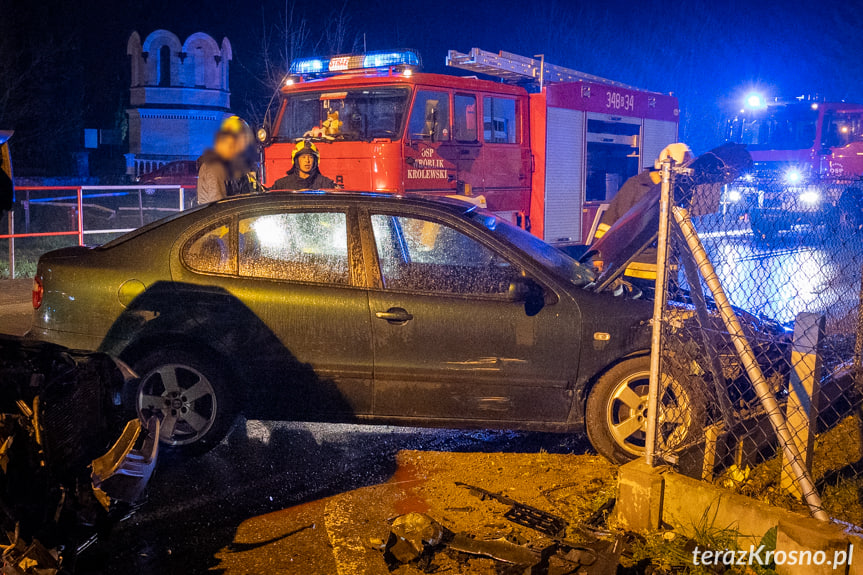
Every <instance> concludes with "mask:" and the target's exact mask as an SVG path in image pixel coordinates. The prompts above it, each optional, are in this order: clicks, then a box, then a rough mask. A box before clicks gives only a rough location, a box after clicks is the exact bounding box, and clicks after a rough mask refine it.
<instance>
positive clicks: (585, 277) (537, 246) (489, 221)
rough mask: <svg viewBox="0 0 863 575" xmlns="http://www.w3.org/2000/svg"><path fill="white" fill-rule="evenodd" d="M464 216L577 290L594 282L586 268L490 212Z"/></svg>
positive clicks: (472, 211) (591, 274)
mask: <svg viewBox="0 0 863 575" xmlns="http://www.w3.org/2000/svg"><path fill="white" fill-rule="evenodd" d="M467 216H468V217H469V218H470V219H472V220H473V221H475V222H478V223H480V224H482V225H483V226H484V227H485V228H486V229H488V230H489V231H490V232H492V233H493V234H494V235H496V236H498V237H501V238H503V239H504V240H505V241H507V242H509V243H511V244H513V245H514V246H515V247H517V248H519V249H520V250H522V251H524V252H526V253H527V254H528V255H529V256H531V257H532V258H533V259H535V260H537V261H538V262H540V263H541V264H543V265H544V266H545V267H547V268H550V269H552V270H553V271H554V272H555V273H556V274H557V275H560V276H563V277H565V278H567V279H568V280H569V281H571V282H572V283H573V284H575V285H577V286H586V285H587V284H589V283H591V282H593V281H594V279H596V276H595V274H594V273H593V270H591V269H590V268H588V267H585V266H583V265H581V264H580V263H578V262H577V261H575V260H574V259H572V258H571V257H569V256H568V255H566V254H565V253H563V252H562V251H560V250H559V249H557V248H555V247H552V246H550V245H548V244H547V243H545V242H544V241H542V240H540V239H539V238H537V237H536V236H533V235H531V234H529V233H528V232H526V231H524V230H523V229H521V228H517V227H516V226H514V225H512V224H511V223H509V222H507V221H506V220H503V219H501V218H499V217H497V216H495V215H494V214H492V213H491V212H488V211H485V210H478V209H471V210H470V211H469V212H468V213H467Z"/></svg>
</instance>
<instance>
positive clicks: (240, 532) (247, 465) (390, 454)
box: [79, 421, 594, 575]
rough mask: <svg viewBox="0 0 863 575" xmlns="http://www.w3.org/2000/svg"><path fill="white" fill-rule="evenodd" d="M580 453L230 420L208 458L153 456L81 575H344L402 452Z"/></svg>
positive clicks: (360, 549) (548, 443)
mask: <svg viewBox="0 0 863 575" xmlns="http://www.w3.org/2000/svg"><path fill="white" fill-rule="evenodd" d="M588 449H589V448H588V445H587V443H586V440H584V439H583V438H579V437H576V436H565V435H555V434H541V433H516V432H489V431H476V432H464V431H453V430H428V429H413V428H398V427H375V426H358V425H327V424H303V423H274V422H261V421H249V422H246V421H240V422H238V425H237V427H235V429H234V432H233V433H232V434H231V436H229V438H228V440H227V441H226V442H224V443H223V444H221V445H219V446H218V447H216V449H214V450H213V451H212V452H210V453H208V454H206V455H203V456H200V457H197V458H194V459H188V460H182V459H176V458H172V457H170V456H167V457H163V458H162V459H161V460H160V462H159V467H158V469H157V472H156V475H155V477H154V479H153V481H152V482H151V485H150V489H149V500H148V501H147V503H146V504H145V505H144V506H143V507H142V508H141V509H140V510H139V511H138V512H137V513H136V514H135V515H134V516H132V517H131V518H130V519H129V520H127V521H126V522H123V523H121V524H120V525H119V526H118V527H117V528H116V529H115V530H114V532H113V533H112V535H111V536H110V538H109V539H107V540H105V541H103V542H102V544H101V545H100V546H99V547H98V548H96V549H95V550H93V551H91V552H89V553H88V555H87V556H86V559H85V560H84V561H82V564H81V565H80V566H79V567H80V572H81V573H85V574H93V575H95V574H96V573H117V574H120V573H123V574H126V573H148V574H164V573H183V574H193V573H205V572H209V573H213V572H215V573H303V574H306V573H321V574H323V573H339V574H341V573H352V572H356V571H353V570H351V569H350V568H349V566H350V565H351V564H353V563H356V559H355V556H356V555H357V554H358V553H364V552H366V550H367V547H368V545H367V538H365V539H364V540H363V542H362V543H359V542H358V540H357V536H356V535H355V534H353V532H354V531H355V530H357V529H358V526H357V523H358V521H357V517H363V518H366V519H365V520H364V521H359V523H365V522H368V521H370V519H367V518H368V517H369V515H370V514H371V516H372V517H373V518H374V523H375V525H371V526H369V528H370V529H378V530H380V529H381V528H383V529H384V531H385V530H386V527H385V526H386V523H385V520H386V519H387V518H388V517H390V516H392V515H394V514H395V513H396V508H395V507H393V506H392V505H393V500H394V499H395V498H396V497H395V496H394V495H393V493H392V489H393V488H398V487H399V486H400V484H402V483H404V480H402V479H400V477H399V475H398V474H399V470H398V468H397V464H396V456H397V454H398V453H399V452H400V451H402V450H421V451H434V452H440V451H445V452H468V453H475V454H481V453H486V452H489V453H499V452H504V453H522V454H526V455H527V456H528V457H531V454H542V453H567V454H568V453H573V454H580V453H585V452H587V450H588ZM478 457H480V456H479V455H478ZM591 459H594V458H588V460H591ZM578 464H579V462H577V461H575V460H574V461H573V465H574V466H577V465H578ZM581 464H584V463H581ZM588 464H590V463H589V461H588ZM464 480H465V481H469V480H470V477H465V478H464ZM368 487H372V489H365V490H363V493H362V495H361V496H360V495H354V494H356V493H358V490H360V489H361V488H368ZM357 500H360V501H361V502H362V503H361V504H362V506H363V509H359V510H358V509H356V506H357V505H358V503H357ZM274 534H275V535H274ZM238 539H241V540H242V541H240V542H237V540H238ZM281 540H285V543H284V545H276V544H277V543H279V542H280V541H281ZM248 541H253V542H255V543H247V542H248ZM351 541H354V543H351ZM265 546H268V547H267V550H266V551H264V550H263V548H264V547H265ZM256 548H262V551H261V552H260V553H253V552H252V551H254V550H255V549H256ZM285 554H286V555H285ZM352 556H353V557H354V558H352ZM352 561H353V563H352ZM360 563H362V561H360ZM364 572H365V571H364Z"/></svg>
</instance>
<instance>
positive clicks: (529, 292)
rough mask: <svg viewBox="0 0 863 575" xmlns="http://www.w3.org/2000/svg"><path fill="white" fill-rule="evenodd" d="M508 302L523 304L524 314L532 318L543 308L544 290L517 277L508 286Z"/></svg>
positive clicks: (524, 278) (534, 283) (529, 280)
mask: <svg viewBox="0 0 863 575" xmlns="http://www.w3.org/2000/svg"><path fill="white" fill-rule="evenodd" d="M507 293H508V295H509V299H510V301H513V302H518V303H524V313H526V314H527V315H528V316H529V317H533V316H535V315H536V314H538V313H539V312H540V311H542V308H544V307H545V290H543V289H542V286H540V285H539V284H538V283H536V282H535V281H533V280H532V279H530V278H526V277H518V278H515V279H514V280H512V281H511V282H510V284H509V290H508V292H507Z"/></svg>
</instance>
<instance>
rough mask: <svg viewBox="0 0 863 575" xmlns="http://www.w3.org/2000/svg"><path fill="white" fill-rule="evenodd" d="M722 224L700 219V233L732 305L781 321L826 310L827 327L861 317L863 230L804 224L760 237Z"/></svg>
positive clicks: (785, 321)
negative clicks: (858, 313)
mask: <svg viewBox="0 0 863 575" xmlns="http://www.w3.org/2000/svg"><path fill="white" fill-rule="evenodd" d="M698 224H699V222H696V225H697V226H698ZM723 227H725V228H727V226H720V225H719V224H718V223H712V222H701V225H700V226H699V232H700V233H702V232H703V233H702V241H703V243H704V246H705V249H706V250H707V252H708V254H709V255H710V257H711V259H712V261H713V262H714V266H715V268H716V273H717V275H718V276H719V278H720V280H721V281H722V284H723V287H724V289H725V291H726V293H727V295H728V297H729V299H730V300H731V303H732V304H735V305H737V306H739V307H741V308H743V309H745V310H747V311H749V312H751V313H754V314H756V315H759V314H760V315H764V316H766V317H770V318H772V319H775V320H777V321H779V322H781V323H790V322H792V321H793V320H794V318H795V317H796V316H797V314H798V313H800V312H803V311H808V312H815V313H825V314H827V316H828V330H829V329H830V326H831V324H833V325H837V324H842V323H844V322H845V321H847V320H848V319H849V316H852V315H853V316H856V308H857V306H858V304H859V302H860V275H861V267H863V231H861V230H850V229H847V228H843V229H832V228H815V229H813V228H811V227H804V226H801V227H799V228H796V229H793V230H787V231H783V232H781V233H777V234H776V235H775V236H773V237H771V238H768V239H766V240H759V239H756V238H755V237H754V236H753V235H752V233H751V232H750V231H749V229H748V226H746V225H739V226H737V227H738V229H732V230H728V229H722V228H723ZM854 319H855V321H856V317H855V318H854ZM837 329H840V328H839V327H838V326H837Z"/></svg>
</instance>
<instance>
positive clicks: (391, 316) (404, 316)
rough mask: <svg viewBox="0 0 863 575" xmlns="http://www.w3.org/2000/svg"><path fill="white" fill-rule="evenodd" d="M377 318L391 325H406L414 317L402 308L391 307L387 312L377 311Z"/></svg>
mask: <svg viewBox="0 0 863 575" xmlns="http://www.w3.org/2000/svg"><path fill="white" fill-rule="evenodd" d="M375 317H376V318H378V319H383V320H386V321H388V322H390V323H405V322H408V321H410V320H412V319H413V318H414V316H413V315H411V314H409V313H408V312H407V311H406V310H404V309H402V308H400V307H391V308H390V309H388V310H387V311H376V312H375Z"/></svg>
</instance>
